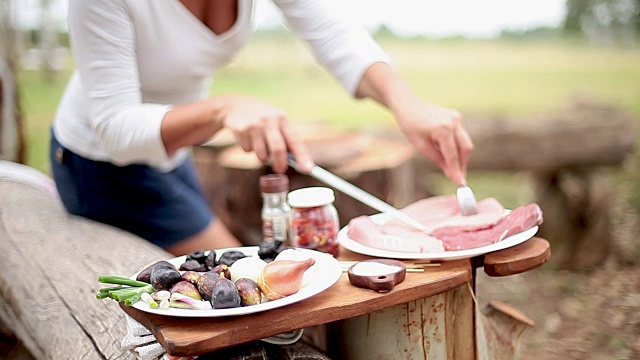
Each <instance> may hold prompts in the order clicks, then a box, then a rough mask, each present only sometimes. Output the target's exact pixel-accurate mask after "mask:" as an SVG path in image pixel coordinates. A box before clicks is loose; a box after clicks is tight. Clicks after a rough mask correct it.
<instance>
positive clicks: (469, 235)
mask: <svg viewBox="0 0 640 360" xmlns="http://www.w3.org/2000/svg"><path fill="white" fill-rule="evenodd" d="M540 224H542V210H541V209H540V207H539V206H538V204H529V205H526V206H521V207H518V208H516V209H515V210H513V211H512V212H511V213H509V214H508V215H506V216H505V217H503V218H502V219H500V220H498V222H497V223H495V224H494V225H492V226H478V225H466V226H447V227H442V228H439V229H436V230H434V231H433V232H432V233H431V235H432V236H435V237H436V238H438V239H440V240H442V242H443V243H444V248H445V250H464V249H472V248H476V247H480V246H485V245H489V244H493V243H496V242H498V241H501V240H503V239H505V238H508V237H509V236H511V235H514V234H517V233H520V232H523V231H524V230H528V229H531V228H532V227H534V226H537V225H540Z"/></svg>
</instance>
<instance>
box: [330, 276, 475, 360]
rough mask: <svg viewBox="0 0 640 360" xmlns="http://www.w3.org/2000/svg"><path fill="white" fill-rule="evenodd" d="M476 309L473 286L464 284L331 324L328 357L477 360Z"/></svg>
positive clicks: (366, 359)
mask: <svg viewBox="0 0 640 360" xmlns="http://www.w3.org/2000/svg"><path fill="white" fill-rule="evenodd" d="M474 312H475V304H474V302H473V297H472V295H471V290H470V288H469V287H468V285H466V284H465V285H462V286H459V287H457V288H455V289H452V290H449V291H447V292H444V293H441V294H438V295H434V296H431V297H428V298H424V299H420V300H416V301H411V302H408V303H406V304H401V305H397V306H394V307H391V308H388V309H384V310H381V311H377V312H374V313H371V314H366V315H362V316H358V317H354V318H350V319H346V320H342V321H338V322H334V323H331V324H329V329H328V330H329V334H328V337H329V338H328V341H327V343H328V344H330V345H329V349H328V352H329V355H330V356H331V357H332V358H336V359H354V360H359V359H362V360H368V359H459V360H466V359H468V360H473V359H476V339H475V321H474ZM390 329H391V330H390ZM390 335H392V336H390ZM363 349H366V350H363Z"/></svg>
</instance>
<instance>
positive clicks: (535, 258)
mask: <svg viewBox="0 0 640 360" xmlns="http://www.w3.org/2000/svg"><path fill="white" fill-rule="evenodd" d="M550 257H551V247H550V246H549V242H548V241H547V240H545V239H542V238H539V237H534V238H531V239H530V240H527V241H525V242H523V243H522V244H519V245H516V246H513V247H510V248H507V249H504V250H500V251H496V252H492V253H489V254H486V255H484V271H485V272H486V273H487V275H489V276H508V275H514V274H520V273H523V272H525V271H529V270H531V269H535V268H537V267H539V266H541V265H542V264H544V263H545V262H546V261H547V260H549V258H550Z"/></svg>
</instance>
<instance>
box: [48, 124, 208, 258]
mask: <svg viewBox="0 0 640 360" xmlns="http://www.w3.org/2000/svg"><path fill="white" fill-rule="evenodd" d="M50 160H51V167H52V170H53V178H54V180H55V182H56V187H57V189H58V192H59V193H60V198H61V200H62V203H63V204H64V206H65V208H66V209H67V211H69V212H70V213H71V214H74V215H79V216H83V217H86V218H89V219H92V220H95V221H98V222H101V223H105V224H109V225H113V226H116V227H118V228H121V229H123V230H126V231H129V232H131V233H133V234H135V235H138V236H140V237H142V238H144V239H146V240H148V241H150V242H152V243H154V244H156V245H158V246H160V247H163V248H165V247H168V246H170V245H173V244H176V243H178V242H180V241H181V240H184V239H187V238H189V237H191V236H193V235H196V234H198V233H199V232H201V231H202V230H204V229H205V228H206V227H207V226H208V225H209V224H210V223H211V221H212V219H213V214H212V212H211V209H210V208H209V205H208V204H207V203H206V201H205V200H204V196H203V192H202V189H201V187H200V184H199V183H198V178H197V176H196V172H195V169H194V166H193V163H192V162H191V159H190V158H188V159H187V160H186V161H185V162H184V163H183V164H182V165H180V166H179V167H177V168H176V169H175V170H172V171H170V172H161V171H159V170H156V169H154V168H152V167H149V166H147V165H140V164H133V165H127V166H116V165H113V164H111V163H109V162H103V161H93V160H89V159H86V158H84V157H82V156H79V155H77V154H75V153H73V152H71V151H69V150H68V149H66V148H64V147H63V146H62V145H61V144H60V143H59V142H58V141H57V140H56V138H55V136H54V135H53V132H51V148H50Z"/></svg>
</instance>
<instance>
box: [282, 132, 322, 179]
mask: <svg viewBox="0 0 640 360" xmlns="http://www.w3.org/2000/svg"><path fill="white" fill-rule="evenodd" d="M280 131H282V135H283V136H284V141H285V142H286V144H287V149H289V151H290V152H291V153H292V154H293V156H294V157H295V159H296V162H297V163H298V164H299V165H300V167H302V170H305V171H311V168H312V167H313V166H314V165H315V163H314V162H313V159H312V158H311V154H310V153H309V150H308V149H307V147H306V146H305V144H304V143H303V142H302V141H301V140H300V138H299V137H298V135H297V134H296V133H295V130H294V129H293V126H291V125H290V124H289V122H288V121H286V120H285V121H283V122H281V123H280Z"/></svg>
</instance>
